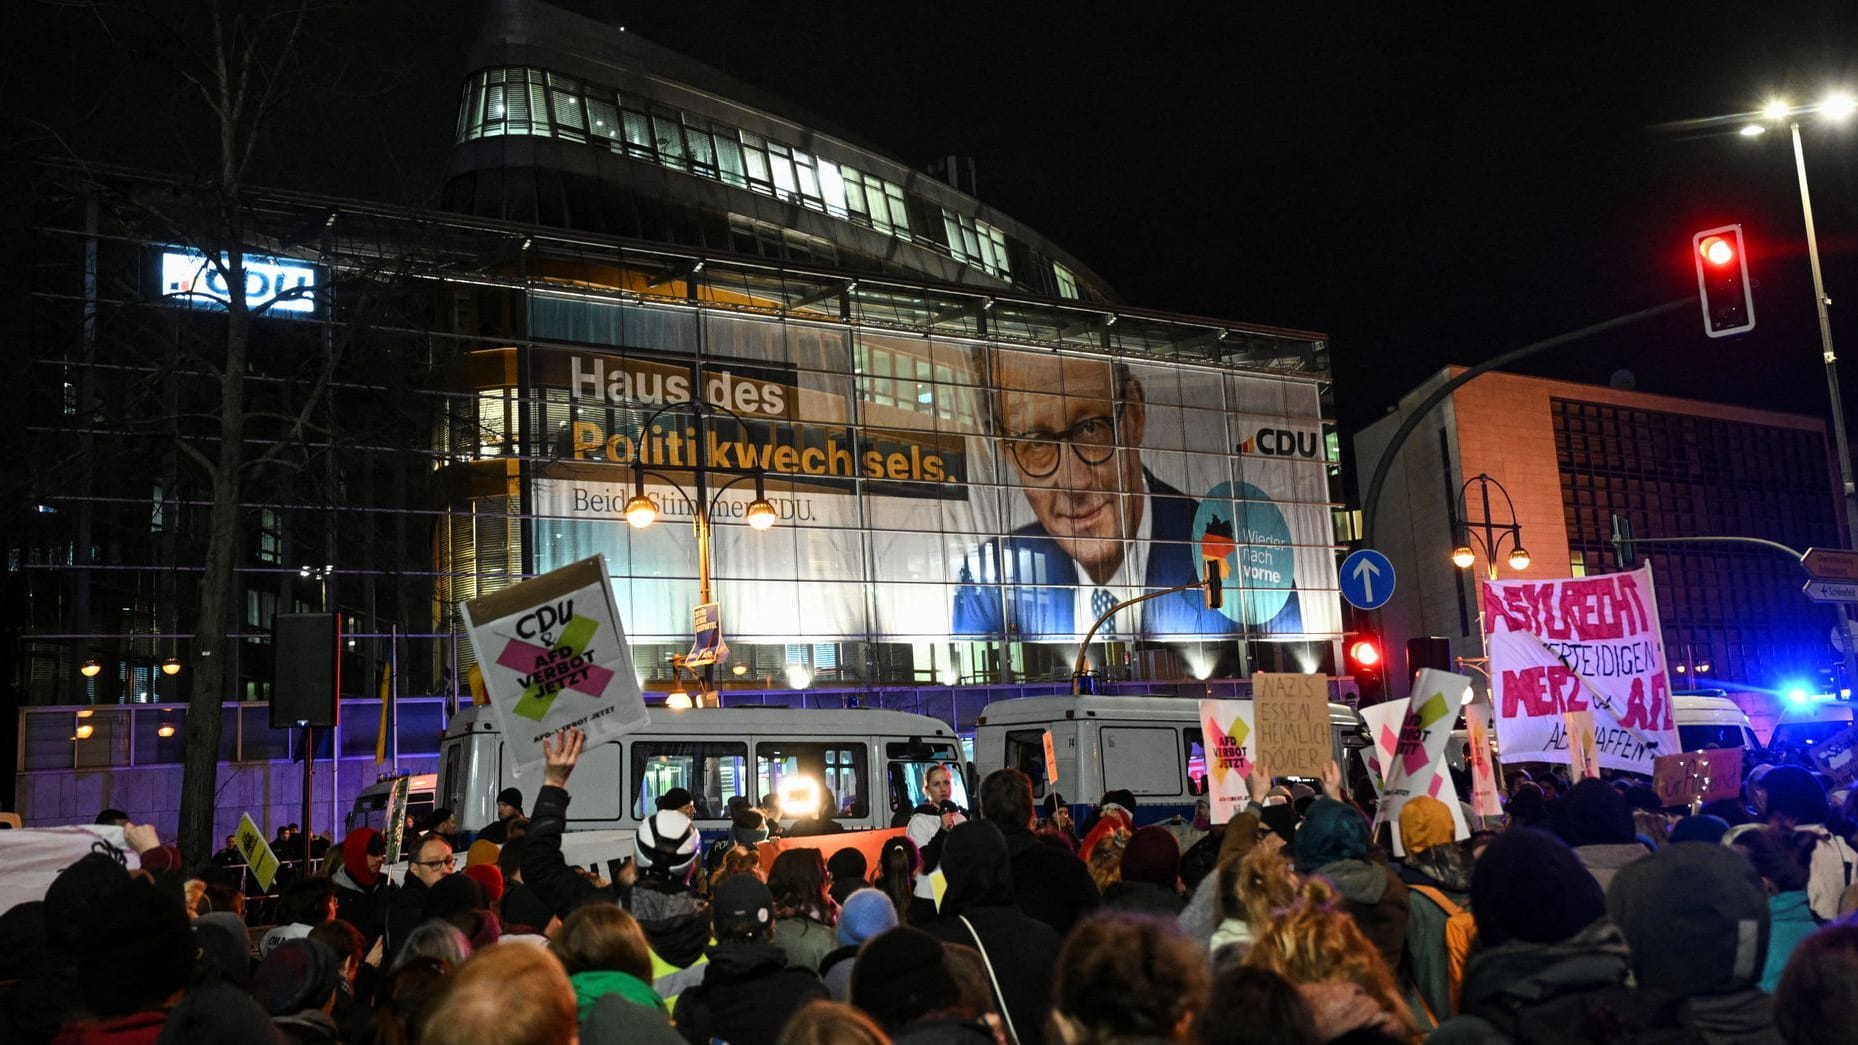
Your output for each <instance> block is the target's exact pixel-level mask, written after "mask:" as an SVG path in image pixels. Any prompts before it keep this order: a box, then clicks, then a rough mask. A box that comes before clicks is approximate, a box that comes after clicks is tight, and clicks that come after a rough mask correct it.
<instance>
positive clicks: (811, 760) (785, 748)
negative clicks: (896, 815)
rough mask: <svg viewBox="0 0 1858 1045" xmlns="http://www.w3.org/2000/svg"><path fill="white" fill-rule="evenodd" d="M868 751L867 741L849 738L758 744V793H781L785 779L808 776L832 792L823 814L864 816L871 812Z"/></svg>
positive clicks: (822, 811)
mask: <svg viewBox="0 0 1858 1045" xmlns="http://www.w3.org/2000/svg"><path fill="white" fill-rule="evenodd" d="M865 755H866V747H865V745H863V744H857V743H851V742H848V741H837V742H832V743H804V742H800V743H796V742H793V741H787V740H783V741H779V742H778V743H772V742H771V743H762V744H756V745H755V787H756V793H755V797H756V798H757V799H759V798H760V797H761V796H762V795H781V794H782V793H783V792H782V790H781V781H782V780H783V779H785V778H789V777H796V776H798V777H805V778H807V779H808V780H809V781H810V784H809V785H807V786H808V787H809V788H810V786H812V785H817V786H819V787H823V788H825V789H826V790H828V791H830V792H831V793H832V805H831V807H830V808H824V807H822V808H821V810H820V814H821V815H822V816H825V817H831V818H837V817H848V818H851V819H862V818H864V817H866V816H869V815H870V814H871V789H870V783H869V781H870V772H869V769H868V768H867V766H866V762H867V759H866V757H865ZM788 786H789V787H790V788H792V787H793V786H794V784H792V783H790V784H789V785H788ZM822 797H823V796H822Z"/></svg>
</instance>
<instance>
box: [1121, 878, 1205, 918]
mask: <svg viewBox="0 0 1858 1045" xmlns="http://www.w3.org/2000/svg"><path fill="white" fill-rule="evenodd" d="M1103 906H1104V908H1105V909H1106V910H1111V911H1121V912H1123V913H1125V914H1152V915H1155V916H1157V917H1161V918H1179V917H1180V916H1181V912H1182V911H1185V910H1186V909H1187V897H1186V896H1184V895H1182V894H1181V893H1178V892H1176V891H1175V890H1173V889H1169V888H1166V887H1165V886H1159V885H1156V884H1155V883H1153V882H1132V881H1129V880H1128V879H1124V880H1122V881H1120V882H1117V883H1116V884H1115V885H1112V886H1110V887H1109V888H1108V889H1106V890H1104V893H1103Z"/></svg>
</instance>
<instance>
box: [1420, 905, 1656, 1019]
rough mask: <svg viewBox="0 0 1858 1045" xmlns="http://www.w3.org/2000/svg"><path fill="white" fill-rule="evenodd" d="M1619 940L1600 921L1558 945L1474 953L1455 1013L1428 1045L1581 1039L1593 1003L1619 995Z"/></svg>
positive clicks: (1622, 959) (1515, 944) (1622, 957)
mask: <svg viewBox="0 0 1858 1045" xmlns="http://www.w3.org/2000/svg"><path fill="white" fill-rule="evenodd" d="M1630 968H1631V967H1630V965H1629V963H1628V961H1627V951H1626V938H1625V937H1624V936H1622V935H1621V934H1620V932H1619V929H1618V928H1617V927H1616V926H1614V925H1613V923H1612V922H1609V921H1607V920H1605V919H1601V920H1600V921H1597V922H1595V923H1594V924H1593V925H1591V926H1588V927H1587V928H1586V929H1583V930H1581V931H1580V932H1578V933H1576V934H1575V935H1574V936H1572V937H1571V938H1569V939H1567V940H1563V941H1561V942H1560V943H1552V944H1543V943H1529V942H1527V941H1522V940H1517V941H1512V942H1510V943H1506V944H1503V945H1501V946H1498V947H1491V948H1479V949H1475V950H1473V952H1472V954H1471V960H1470V962H1469V964H1467V965H1466V966H1465V974H1464V987H1463V993H1462V995H1461V997H1460V999H1459V1013H1460V1014H1459V1015H1458V1016H1455V1017H1453V1018H1452V1019H1449V1020H1447V1021H1445V1022H1444V1023H1442V1024H1440V1025H1439V1029H1438V1030H1436V1031H1434V1032H1433V1033H1432V1036H1431V1038H1429V1039H1428V1041H1429V1042H1431V1043H1433V1045H1485V1043H1494V1042H1504V1041H1517V1042H1567V1043H1570V1045H1571V1043H1574V1042H1586V1041H1590V1040H1592V1036H1591V1035H1589V1034H1587V1033H1586V1032H1585V1026H1586V1024H1587V1022H1588V1020H1589V1012H1590V1010H1592V1009H1593V1008H1594V1007H1595V1006H1596V1003H1617V1002H1619V1001H1622V1000H1623V999H1624V998H1625V995H1626V991H1625V983H1626V977H1627V975H1628V973H1629V971H1630Z"/></svg>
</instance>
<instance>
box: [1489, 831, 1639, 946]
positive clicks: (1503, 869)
mask: <svg viewBox="0 0 1858 1045" xmlns="http://www.w3.org/2000/svg"><path fill="white" fill-rule="evenodd" d="M1471 914H1472V917H1473V918H1475V919H1476V920H1477V934H1478V938H1479V939H1480V940H1482V941H1483V942H1484V943H1486V944H1489V945H1490V946H1493V947H1494V946H1497V945H1499V944H1504V943H1508V942H1510V941H1511V940H1525V941H1527V942H1529V943H1560V942H1561V941H1563V940H1566V939H1567V938H1569V937H1570V936H1573V935H1575V934H1576V933H1578V932H1580V931H1581V930H1582V929H1585V928H1587V927H1588V926H1589V925H1592V924H1593V923H1594V922H1597V921H1599V920H1600V919H1601V918H1604V917H1606V894H1605V893H1603V892H1601V891H1600V883H1599V882H1596V881H1594V876H1593V875H1592V874H1590V873H1588V871H1587V868H1585V867H1583V866H1581V862H1580V861H1579V860H1577V859H1575V857H1574V852H1573V850H1570V849H1569V848H1568V847H1567V845H1566V844H1565V843H1563V842H1562V841H1561V839H1559V838H1556V837H1555V836H1554V835H1551V834H1549V833H1547V832H1546V831H1538V830H1535V829H1534V828H1528V827H1513V828H1510V829H1509V830H1507V831H1505V832H1503V833H1502V834H1500V835H1498V836H1497V840H1496V841H1494V842H1492V843H1490V847H1489V848H1487V849H1485V850H1484V855H1483V856H1481V857H1479V858H1478V861H1477V869H1476V870H1474V871H1473V872H1471Z"/></svg>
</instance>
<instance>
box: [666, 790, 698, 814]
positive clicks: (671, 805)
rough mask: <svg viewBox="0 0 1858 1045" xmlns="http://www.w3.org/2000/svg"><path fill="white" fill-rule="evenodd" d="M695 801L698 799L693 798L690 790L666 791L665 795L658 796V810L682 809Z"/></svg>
mask: <svg viewBox="0 0 1858 1045" xmlns="http://www.w3.org/2000/svg"><path fill="white" fill-rule="evenodd" d="M695 801H696V799H695V798H693V797H691V794H690V791H689V789H688V788H682V787H674V788H672V789H671V790H669V791H666V792H665V793H664V794H662V795H659V796H658V808H660V809H682V808H684V807H685V806H687V805H690V804H692V803H693V802H695Z"/></svg>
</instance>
